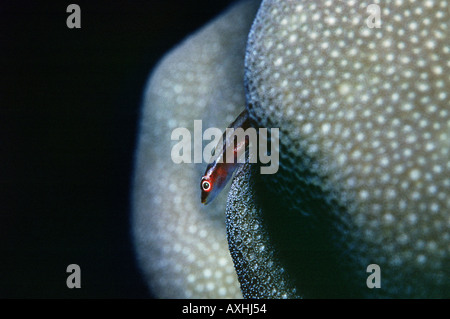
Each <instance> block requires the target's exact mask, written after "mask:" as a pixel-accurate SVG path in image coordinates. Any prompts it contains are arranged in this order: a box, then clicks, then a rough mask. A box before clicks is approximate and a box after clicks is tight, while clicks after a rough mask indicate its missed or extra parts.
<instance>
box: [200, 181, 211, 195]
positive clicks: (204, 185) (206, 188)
mask: <svg viewBox="0 0 450 319" xmlns="http://www.w3.org/2000/svg"><path fill="white" fill-rule="evenodd" d="M202 190H204V191H205V192H209V191H210V190H211V183H210V182H208V181H206V180H205V181H202Z"/></svg>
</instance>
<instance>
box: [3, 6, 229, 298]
mask: <svg viewBox="0 0 450 319" xmlns="http://www.w3.org/2000/svg"><path fill="white" fill-rule="evenodd" d="M231 2H232V1H229V0H228V1H222V0H221V1H217V0H214V1H211V0H209V1H206V0H203V1H186V0H185V1H182V0H171V1H76V0H75V1H67V2H66V1H52V2H47V1H33V2H31V1H30V2H24V1H2V2H1V3H0V297H1V298H146V297H152V294H151V292H149V291H148V289H147V287H146V285H145V282H144V281H143V279H142V277H141V275H140V273H139V270H138V268H137V265H136V262H135V257H134V249H133V245H132V237H131V229H130V192H131V181H132V172H133V161H134V152H135V146H136V136H137V129H138V123H139V113H140V104H141V99H142V92H143V88H144V86H145V83H146V81H147V78H148V75H149V73H150V71H151V69H152V68H153V67H154V66H155V63H156V62H157V61H158V60H159V59H160V58H161V57H162V55H163V54H164V53H165V52H167V51H168V50H170V49H171V48H173V47H174V45H176V44H177V43H178V42H179V41H181V40H182V39H183V38H184V37H186V36H187V35H188V34H190V33H191V32H192V31H195V30H196V29H198V28H199V27H201V26H202V25H204V24H205V23H206V22H208V21H209V20H210V19H212V18H213V17H215V16H216V15H217V14H218V13H220V12H221V11H222V10H223V9H224V8H226V7H227V6H228V5H229V4H230V3H231ZM70 3H76V4H78V5H79V6H80V7H81V29H68V28H67V26H66V19H67V17H68V16H69V13H66V8H67V6H68V5H69V4H70ZM72 263H75V264H78V265H79V266H80V267H81V289H68V288H67V286H66V278H67V276H68V275H69V274H68V273H66V267H67V266H68V265H69V264H72Z"/></svg>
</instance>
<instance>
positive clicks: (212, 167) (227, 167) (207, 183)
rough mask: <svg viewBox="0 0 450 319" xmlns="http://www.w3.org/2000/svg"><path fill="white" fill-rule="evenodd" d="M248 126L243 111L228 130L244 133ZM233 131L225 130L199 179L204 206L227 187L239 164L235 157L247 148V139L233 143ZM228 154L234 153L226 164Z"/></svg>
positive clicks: (246, 117)
mask: <svg viewBox="0 0 450 319" xmlns="http://www.w3.org/2000/svg"><path fill="white" fill-rule="evenodd" d="M249 126H250V125H249V117H248V113H247V110H244V111H243V112H242V113H241V114H239V116H238V117H237V118H236V120H234V122H233V123H231V124H230V126H228V128H233V129H234V130H235V129H237V128H242V129H243V130H244V131H245V130H246V129H247V128H248V127H249ZM234 130H225V132H224V133H223V135H222V143H219V145H217V146H216V149H215V152H214V155H213V156H214V160H213V161H212V162H211V163H210V164H209V165H208V166H207V167H206V171H205V174H204V175H203V177H202V179H201V182H200V188H201V190H202V196H201V201H202V203H203V204H205V205H206V204H208V203H210V202H211V201H212V200H213V199H214V198H215V197H216V196H217V195H218V194H219V193H220V191H221V190H222V189H223V188H224V187H225V185H227V183H228V181H229V180H230V178H231V176H233V173H234V171H235V170H236V168H237V167H238V165H240V164H241V163H238V161H237V155H238V154H239V153H240V152H241V151H242V150H246V148H247V147H248V140H247V139H246V140H245V141H242V142H240V143H233V141H232V140H231V138H234V134H233V131H234ZM227 133H228V134H227ZM228 152H234V160H233V162H232V163H226V154H227V153H228Z"/></svg>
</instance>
